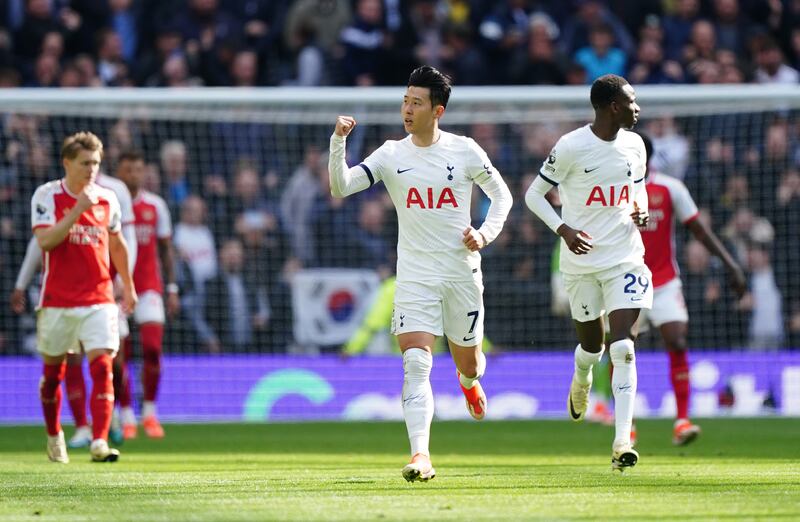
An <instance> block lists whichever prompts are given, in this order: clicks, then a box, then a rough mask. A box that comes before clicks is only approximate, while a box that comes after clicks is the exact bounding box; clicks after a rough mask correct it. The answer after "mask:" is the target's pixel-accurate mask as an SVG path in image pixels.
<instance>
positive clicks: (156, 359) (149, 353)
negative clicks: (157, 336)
mask: <svg viewBox="0 0 800 522" xmlns="http://www.w3.org/2000/svg"><path fill="white" fill-rule="evenodd" d="M142 360H143V361H144V364H145V365H147V366H149V367H154V368H158V367H159V366H161V350H160V349H159V348H156V347H152V346H150V347H144V349H143V350H142Z"/></svg>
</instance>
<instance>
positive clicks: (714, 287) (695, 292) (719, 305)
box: [682, 214, 742, 348]
mask: <svg viewBox="0 0 800 522" xmlns="http://www.w3.org/2000/svg"><path fill="white" fill-rule="evenodd" d="M700 219H705V217H704V216H703V215H702V214H701V217H700ZM684 252H685V267H686V270H685V272H684V274H683V275H682V277H683V281H684V293H685V295H684V297H685V298H686V308H687V309H688V312H689V317H691V318H692V321H693V322H694V324H696V325H705V326H704V327H698V328H690V329H689V335H688V345H689V346H696V347H720V346H725V347H731V348H733V347H736V346H737V345H739V343H740V342H741V341H742V337H741V330H742V321H741V318H740V315H739V313H738V311H737V309H736V301H735V298H734V297H733V296H732V294H730V291H729V289H728V285H726V284H725V282H724V279H723V277H724V275H723V274H721V273H719V271H718V270H717V269H715V268H714V267H713V266H712V264H711V255H710V254H709V253H708V250H706V248H705V247H704V246H703V244H702V243H700V242H699V241H697V240H696V239H691V240H690V241H689V242H688V243H687V244H686V247H685V249H684Z"/></svg>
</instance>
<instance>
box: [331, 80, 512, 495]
mask: <svg viewBox="0 0 800 522" xmlns="http://www.w3.org/2000/svg"><path fill="white" fill-rule="evenodd" d="M450 88H451V87H450V78H448V77H447V76H445V75H443V74H442V73H440V72H439V71H437V70H436V69H434V68H433V67H429V66H423V67H419V68H417V69H415V70H414V71H413V72H412V73H411V76H410V77H409V79H408V87H407V89H406V92H405V95H404V96H403V104H402V106H401V116H402V118H403V126H404V128H405V130H406V132H408V136H406V137H405V138H404V139H402V140H399V141H395V140H387V141H386V142H384V144H383V145H381V146H380V147H379V148H378V149H377V150H376V151H375V152H373V153H372V154H371V155H370V156H369V157H368V158H367V159H365V160H364V161H363V162H362V163H360V164H359V165H356V166H355V167H353V168H348V166H347V164H346V163H345V140H346V138H347V136H348V135H349V134H350V133H351V132H352V130H353V128H354V127H355V125H356V121H355V119H353V118H352V117H351V116H339V117H338V118H337V121H336V127H335V130H334V133H333V135H332V136H331V139H330V158H329V164H328V168H329V170H330V180H331V194H332V195H333V196H334V197H345V196H348V195H350V194H353V193H356V192H359V191H361V190H364V189H367V188H369V187H371V186H372V185H374V184H375V183H376V182H378V181H383V183H384V185H385V186H386V190H387V191H388V192H389V196H390V197H391V199H392V202H393V203H394V206H395V209H396V211H397V219H398V224H399V233H398V243H397V289H396V292H395V298H394V312H393V317H392V333H393V334H395V335H397V340H398V343H399V345H400V350H401V351H402V352H403V373H404V379H403V415H404V417H405V421H406V427H407V429H408V438H409V441H410V443H411V455H412V457H411V462H410V463H409V464H408V465H406V466H405V467H404V468H403V471H402V474H403V477H404V478H405V479H406V480H407V481H409V482H413V481H427V480H430V479H432V478H433V477H434V476H435V474H436V471H435V470H434V468H433V466H432V465H431V459H430V450H429V448H428V442H429V439H430V425H431V420H432V419H433V393H432V391H431V384H430V373H431V367H432V363H433V359H432V357H431V347H432V346H433V344H434V341H435V339H436V337H437V336H441V335H445V336H447V339H448V343H449V345H450V353H451V354H452V356H453V360H454V361H455V364H456V368H457V369H458V377H459V381H460V384H461V389H462V391H463V392H464V395H465V397H466V401H467V409H468V410H469V412H470V414H471V415H472V417H474V418H475V419H482V418H483V417H484V416H485V414H486V395H485V394H484V392H483V389H482V387H481V385H480V382H479V379H480V378H481V376H482V375H483V373H484V371H485V369H486V358H485V357H484V355H483V352H482V351H481V343H482V341H483V315H484V314H483V282H482V281H483V277H482V274H481V257H480V254H479V253H478V251H479V250H480V249H481V248H483V247H485V246H486V245H488V244H489V243H490V242H492V241H493V240H494V239H495V238H496V237H497V235H498V234H499V233H500V231H501V229H502V227H503V223H504V222H505V220H506V216H507V215H508V212H509V211H510V210H511V203H512V197H511V192H510V191H509V189H508V187H507V186H506V184H505V182H504V181H503V179H502V178H501V177H500V174H499V173H498V172H497V171H496V170H495V168H494V167H493V166H492V163H491V161H490V160H489V158H488V157H487V156H486V153H485V152H484V151H483V149H481V148H480V147H479V146H478V144H476V143H475V142H474V141H473V140H472V139H470V138H466V137H463V136H457V135H455V134H450V133H448V132H444V131H442V130H440V129H439V119H440V118H441V117H442V115H443V114H444V112H445V108H446V107H447V102H448V99H449V97H450ZM473 183H477V184H478V186H480V187H481V189H482V190H483V191H484V192H485V193H486V194H487V195H488V197H489V198H490V199H491V206H490V208H489V211H488V213H487V215H486V219H485V220H484V222H483V225H481V227H480V228H479V229H477V230H476V229H474V228H472V226H470V200H471V195H472V187H473Z"/></svg>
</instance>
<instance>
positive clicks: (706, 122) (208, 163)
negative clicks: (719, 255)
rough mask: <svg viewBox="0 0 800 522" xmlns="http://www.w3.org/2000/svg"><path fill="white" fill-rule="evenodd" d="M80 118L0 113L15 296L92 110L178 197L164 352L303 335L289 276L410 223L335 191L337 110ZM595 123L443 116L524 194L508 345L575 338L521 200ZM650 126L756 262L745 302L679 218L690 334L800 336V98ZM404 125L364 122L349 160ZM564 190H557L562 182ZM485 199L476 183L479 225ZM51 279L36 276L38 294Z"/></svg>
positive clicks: (505, 248) (231, 348) (10, 336)
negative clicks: (269, 116) (48, 186)
mask: <svg viewBox="0 0 800 522" xmlns="http://www.w3.org/2000/svg"><path fill="white" fill-rule="evenodd" d="M76 118H77V117H67V116H50V117H44V116H33V115H21V114H6V115H3V118H2V119H1V120H0V122H1V123H0V124H1V125H2V127H1V128H0V151H2V155H0V274H2V275H0V295H3V296H8V295H9V294H10V293H11V290H12V288H13V285H14V278H15V276H16V272H17V269H18V267H19V264H20V262H21V260H22V257H23V255H24V251H25V247H26V244H27V241H28V239H29V237H30V225H29V223H30V206H29V205H30V203H29V201H30V195H31V193H32V191H33V189H34V188H35V187H36V186H38V185H39V184H41V183H43V182H45V181H47V180H49V179H53V178H56V177H59V176H60V175H61V172H60V168H59V165H60V164H59V161H58V157H57V155H58V150H59V143H60V140H61V139H62V137H63V134H64V129H72V128H76V126H78V127H82V126H87V125H88V126H89V127H90V128H92V130H93V131H94V132H96V133H97V134H98V135H99V136H100V137H101V138H102V139H103V141H104V143H105V147H106V156H105V160H104V163H103V166H102V170H104V171H105V172H107V173H110V174H112V175H113V173H114V170H115V168H116V163H117V158H118V156H119V154H120V152H122V151H124V150H127V149H138V150H141V151H144V154H145V157H146V159H147V186H146V188H147V189H148V190H150V191H152V192H155V193H158V194H160V195H162V196H163V197H164V198H165V200H166V201H167V203H168V205H169V208H170V211H171V214H172V219H173V223H174V235H173V241H174V244H175V246H176V249H177V251H178V253H179V259H180V261H179V267H178V271H177V272H178V275H179V286H180V287H181V299H182V304H183V306H182V313H181V317H180V318H179V319H178V320H177V321H176V322H172V323H170V325H169V326H168V328H167V339H166V342H165V346H166V347H167V350H171V351H173V352H211V353H214V352H220V351H222V352H251V351H259V352H274V353H281V352H285V351H287V350H295V349H297V347H296V343H294V340H293V335H292V324H293V317H292V299H291V298H292V296H291V280H292V275H293V274H295V273H296V272H297V270H299V269H302V268H315V267H324V268H336V267H339V268H340V267H347V268H366V269H374V270H377V271H378V273H379V274H380V275H381V276H384V277H388V276H390V275H391V274H392V273H393V270H394V264H395V260H396V255H395V246H396V234H397V222H396V215H395V212H394V209H393V206H392V205H391V202H390V201H389V199H388V196H387V194H386V192H385V190H383V189H382V188H381V187H378V188H375V189H373V190H369V191H365V192H362V193H359V194H358V195H356V196H354V197H351V198H348V199H347V200H341V199H334V198H332V197H331V196H330V192H329V185H328V171H327V150H326V149H327V138H328V136H329V134H330V132H331V129H332V125H331V126H320V125H311V124H304V125H300V124H297V125H281V126H275V125H270V124H263V123H233V122H226V123H219V122H186V121H183V122H182V121H164V122H159V121H154V120H133V119H130V120H129V119H93V120H92V121H86V120H84V119H76ZM580 124H581V123H580V122H560V123H553V122H547V123H537V124H524V125H522V124H490V123H473V124H471V125H467V126H458V125H446V122H445V125H444V128H445V129H446V130H449V131H452V132H456V133H460V134H466V135H469V136H471V137H473V138H474V139H475V140H476V141H477V142H478V143H479V144H480V145H481V146H482V147H483V148H484V149H485V150H486V151H487V153H488V155H489V157H490V158H491V159H492V161H493V163H494V165H495V167H496V168H497V169H498V170H499V171H500V172H501V173H502V174H503V176H504V178H505V179H506V180H507V182H508V184H509V186H510V187H511V189H512V191H513V192H514V196H515V202H516V204H515V206H514V209H513V210H512V214H511V215H510V216H509V220H508V222H507V224H506V227H505V230H504V232H503V233H502V234H501V235H500V237H499V238H498V239H497V240H496V241H495V242H494V243H493V244H492V245H490V246H489V247H488V248H487V249H486V250H485V251H484V253H483V257H484V265H483V266H484V278H485V288H486V290H485V301H486V314H487V316H486V332H487V335H488V336H489V338H490V339H491V341H492V342H493V343H494V345H495V347H496V348H497V349H501V350H502V349H513V350H546V349H563V348H564V347H565V346H569V345H572V344H574V339H573V336H572V328H571V321H570V319H569V315H568V309H567V306H566V300H565V296H564V293H563V289H562V287H561V283H560V278H559V275H558V270H557V267H556V265H555V263H554V260H555V259H556V255H557V252H556V249H557V244H558V242H557V241H556V237H555V236H554V235H553V234H552V233H551V232H550V231H549V230H548V229H546V228H545V227H544V226H543V225H542V224H541V223H540V222H539V221H538V220H537V219H536V218H535V217H534V216H533V214H531V213H530V212H529V211H528V210H527V208H525V206H524V204H523V203H522V202H523V201H524V192H525V190H526V189H527V187H528V185H529V184H530V182H531V181H532V179H533V178H534V177H535V175H536V173H537V172H538V169H539V168H540V166H541V164H542V161H543V160H544V159H545V158H546V157H547V154H548V152H549V151H550V148H551V147H552V145H553V144H554V143H555V141H556V139H557V138H558V136H560V135H561V134H562V133H563V132H566V131H568V130H570V129H572V128H574V127H576V126H577V125H580ZM640 127H641V129H642V130H644V131H645V132H647V133H648V134H649V135H650V136H651V137H652V139H653V142H654V146H655V154H654V159H653V161H652V165H651V166H652V168H653V169H655V170H657V171H659V172H662V173H663V174H664V175H670V176H674V177H676V178H679V179H682V180H683V181H684V182H685V183H686V184H687V186H688V187H689V189H690V191H691V192H692V194H693V195H694V197H695V199H696V201H697V203H698V205H699V207H700V208H701V211H702V219H706V220H709V222H710V223H711V226H712V228H713V229H715V230H716V231H717V232H718V233H719V234H720V236H721V237H722V238H723V240H724V241H725V242H726V243H727V245H728V246H729V248H730V250H731V251H732V252H733V253H734V254H735V256H736V257H737V259H738V260H739V262H740V263H741V264H742V266H744V267H745V268H746V270H747V273H748V281H749V285H750V289H749V292H748V293H747V295H746V296H745V297H744V299H741V300H739V299H737V298H736V297H735V296H734V293H733V292H732V291H731V290H730V289H729V287H728V285H727V281H726V280H725V276H724V273H723V270H722V266H721V264H720V263H718V262H717V261H716V260H715V259H713V258H710V257H709V255H708V253H707V252H706V251H705V249H704V247H703V246H702V245H700V243H698V242H696V241H694V240H689V237H688V236H687V235H686V234H685V231H683V230H682V229H681V227H680V225H678V235H677V238H676V246H677V251H678V261H679V263H680V265H681V267H682V275H683V279H684V291H685V293H686V297H687V302H688V307H689V312H690V317H691V325H690V339H689V345H690V346H692V347H697V348H713V349H731V348H734V349H761V350H764V349H777V348H786V347H798V346H800V280H799V279H798V278H797V277H796V275H795V274H794V270H795V268H796V267H797V266H800V246H798V243H797V241H796V239H797V230H798V229H799V228H800V169H799V168H800V142H799V141H798V140H799V139H798V136H800V114H798V113H797V111H794V112H786V113H783V114H777V113H772V114H765V113H741V114H735V115H712V116H688V117H687V116H683V117H679V118H675V117H659V118H650V119H644V120H643V121H642V122H641V123H640ZM398 132H399V129H398V128H394V127H390V128H384V127H381V126H359V133H357V134H356V135H354V137H353V139H352V143H351V144H350V148H351V150H350V153H351V154H352V158H351V159H359V158H361V157H364V156H366V155H367V154H368V153H369V152H370V151H371V150H373V149H374V148H375V147H377V146H378V145H380V144H381V143H382V142H383V141H384V140H385V139H386V138H387V137H391V138H396V137H398ZM551 196H552V197H553V203H555V204H556V205H557V204H558V200H557V193H556V192H553V193H552V194H551ZM488 203H489V202H488V200H487V199H486V198H485V196H483V195H482V193H480V191H478V190H477V189H476V192H475V196H474V200H473V205H472V210H473V217H474V220H475V224H476V225H477V224H479V223H480V222H481V221H482V219H483V216H484V215H485V212H486V211H487V208H488ZM232 281H235V282H236V284H235V285H232V284H231V282H232ZM234 287H235V288H238V289H239V290H238V291H236V292H233V291H232V290H231V289H232V288H234ZM37 291H38V288H37V287H36V286H35V285H34V286H32V287H31V289H30V292H29V302H35V300H36V295H37ZM32 332H33V316H32V314H31V313H30V310H29V312H28V313H27V314H23V316H21V317H20V316H15V315H14V314H12V313H11V311H10V310H9V308H8V307H7V306H4V307H2V308H0V353H18V352H21V351H31V350H32V348H33V346H32V343H33V342H34V338H33V336H32V335H31V334H32ZM648 343H650V347H651V348H654V347H657V346H658V341H657V339H655V338H654V337H647V336H646V337H644V338H643V343H642V348H643V349H647V347H648ZM329 348H330V349H336V348H337V347H329Z"/></svg>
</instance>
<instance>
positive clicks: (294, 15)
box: [284, 0, 352, 82]
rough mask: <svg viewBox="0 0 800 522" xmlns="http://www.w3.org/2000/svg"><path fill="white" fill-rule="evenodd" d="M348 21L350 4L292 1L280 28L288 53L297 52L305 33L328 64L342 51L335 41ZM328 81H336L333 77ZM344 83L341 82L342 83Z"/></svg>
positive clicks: (330, 0)
mask: <svg viewBox="0 0 800 522" xmlns="http://www.w3.org/2000/svg"><path fill="white" fill-rule="evenodd" d="M351 19H352V11H351V3H350V2H349V1H343V0H296V1H295V2H294V3H292V5H291V7H290V8H289V12H288V13H287V15H286V25H285V27H284V41H285V44H286V48H287V49H289V51H290V52H295V53H296V52H297V51H298V50H299V49H300V48H301V47H302V46H303V45H306V44H307V42H308V40H307V39H306V38H307V36H308V34H309V33H312V34H314V42H315V43H316V45H317V46H319V48H320V50H321V51H322V53H323V54H324V55H325V56H326V57H327V58H328V59H330V60H334V61H335V60H339V59H341V57H342V54H343V50H342V47H341V44H340V40H339V37H340V35H341V32H342V29H344V28H345V27H347V25H348V24H349V23H350V20H351ZM335 76H336V77H335V78H332V81H334V82H336V81H337V80H340V76H341V74H339V75H335ZM343 81H344V80H342V82H343Z"/></svg>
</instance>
